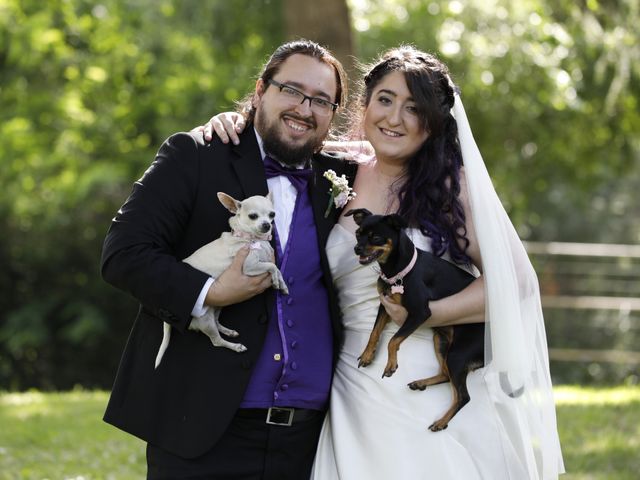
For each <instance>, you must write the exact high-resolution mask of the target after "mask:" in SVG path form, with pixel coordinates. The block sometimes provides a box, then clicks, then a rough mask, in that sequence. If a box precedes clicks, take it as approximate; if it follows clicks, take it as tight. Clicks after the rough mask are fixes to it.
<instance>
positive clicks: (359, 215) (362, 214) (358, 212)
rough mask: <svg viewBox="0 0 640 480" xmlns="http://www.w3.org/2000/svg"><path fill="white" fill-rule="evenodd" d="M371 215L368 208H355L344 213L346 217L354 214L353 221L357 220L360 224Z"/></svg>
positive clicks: (357, 223)
mask: <svg viewBox="0 0 640 480" xmlns="http://www.w3.org/2000/svg"><path fill="white" fill-rule="evenodd" d="M369 215H371V212H370V211H369V210H367V209H366V208H355V209H352V210H349V211H348V212H347V213H345V214H344V216H345V217H350V216H353V221H354V222H356V225H358V226H360V224H361V223H362V221H363V220H364V219H365V218H367V217H368V216H369Z"/></svg>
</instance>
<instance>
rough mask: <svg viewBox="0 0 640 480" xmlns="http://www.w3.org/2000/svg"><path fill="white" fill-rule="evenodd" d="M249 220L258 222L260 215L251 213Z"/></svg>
mask: <svg viewBox="0 0 640 480" xmlns="http://www.w3.org/2000/svg"><path fill="white" fill-rule="evenodd" d="M249 218H250V219H251V220H257V219H258V214H257V213H250V214H249Z"/></svg>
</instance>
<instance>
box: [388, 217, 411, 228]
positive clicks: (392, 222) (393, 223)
mask: <svg viewBox="0 0 640 480" xmlns="http://www.w3.org/2000/svg"><path fill="white" fill-rule="evenodd" d="M384 221H385V222H386V223H387V225H389V226H390V227H392V228H395V229H396V230H402V229H403V228H407V227H408V226H409V225H408V224H407V221H406V220H405V219H404V218H403V217H402V216H400V215H398V214H397V213H393V214H391V215H387V216H386V217H384Z"/></svg>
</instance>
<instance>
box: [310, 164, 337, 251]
mask: <svg viewBox="0 0 640 480" xmlns="http://www.w3.org/2000/svg"><path fill="white" fill-rule="evenodd" d="M312 168H313V179H312V181H311V184H310V185H309V188H310V192H309V193H310V195H311V205H312V207H313V217H314V219H315V222H316V230H317V232H318V241H319V245H320V248H324V246H325V245H326V243H327V238H328V237H329V232H330V231H331V228H333V225H335V223H336V220H337V215H336V214H337V212H336V209H335V208H331V210H330V211H329V215H328V216H327V217H325V215H324V214H325V212H326V211H327V206H328V205H329V197H330V195H329V191H330V189H331V183H330V182H329V180H327V179H326V178H324V172H325V171H326V169H325V168H324V166H323V165H322V164H321V162H318V161H316V159H314V160H313V161H312Z"/></svg>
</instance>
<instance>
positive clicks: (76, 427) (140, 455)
mask: <svg viewBox="0 0 640 480" xmlns="http://www.w3.org/2000/svg"><path fill="white" fill-rule="evenodd" d="M107 398H108V394H107V393H105V392H88V391H73V392H68V393H49V394H43V393H39V392H29V393H19V394H18V393H5V394H1V395H0V479H1V480H9V479H11V480H14V479H20V480H22V479H24V480H43V479H50V480H61V479H74V480H90V479H91V480H98V479H113V480H116V479H117V480H120V479H141V478H144V477H145V475H146V464H145V457H144V455H145V449H144V442H142V441H141V440H138V439H137V438H135V437H132V436H130V435H127V434H125V433H123V432H121V431H119V430H118V429H116V428H114V427H112V426H110V425H107V424H106V423H104V422H103V421H102V415H103V413H104V408H105V406H106V403H107Z"/></svg>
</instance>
